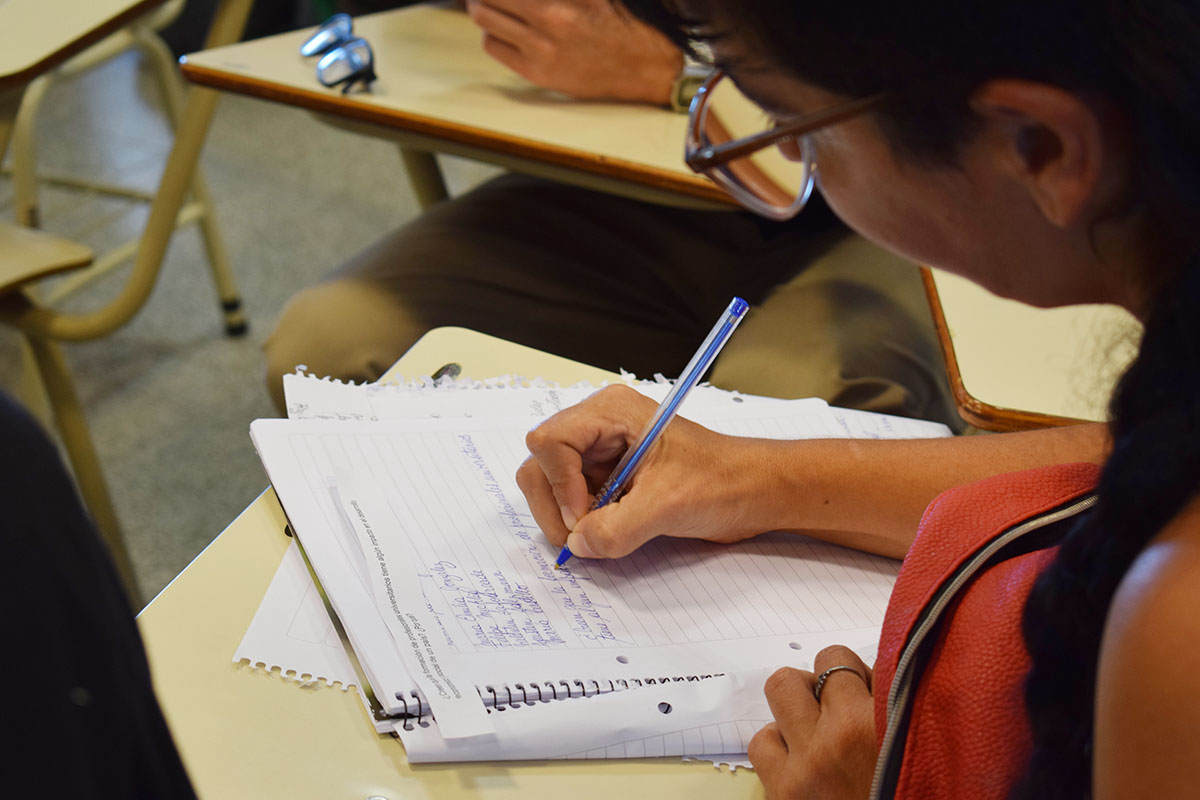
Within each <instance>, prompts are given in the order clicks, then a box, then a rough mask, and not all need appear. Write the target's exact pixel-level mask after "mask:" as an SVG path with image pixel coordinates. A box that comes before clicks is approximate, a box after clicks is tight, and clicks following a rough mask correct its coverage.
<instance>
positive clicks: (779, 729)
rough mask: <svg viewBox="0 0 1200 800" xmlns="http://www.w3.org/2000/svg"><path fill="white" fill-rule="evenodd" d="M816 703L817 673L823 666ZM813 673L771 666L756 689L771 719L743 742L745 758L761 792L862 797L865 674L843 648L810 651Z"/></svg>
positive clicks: (871, 725)
mask: <svg viewBox="0 0 1200 800" xmlns="http://www.w3.org/2000/svg"><path fill="white" fill-rule="evenodd" d="M838 666H846V667H850V669H848V670H846V669H842V670H837V671H835V672H831V673H829V675H828V676H827V677H826V679H825V683H824V685H823V686H822V687H821V697H820V700H819V701H818V699H817V697H816V696H815V695H814V690H815V689H816V684H817V676H819V675H820V674H821V673H823V672H824V671H825V670H827V669H829V668H830V667H838ZM813 670H814V671H813V672H805V671H803V670H798V669H791V668H790V667H785V668H784V669H781V670H778V671H776V672H775V673H774V674H772V675H771V677H770V678H768V679H767V682H766V685H765V686H764V687H763V690H764V692H765V693H766V695H767V703H768V704H769V705H770V706H771V712H772V713H773V714H774V716H775V721H774V722H771V723H768V724H767V725H766V726H765V727H764V728H763V729H762V730H760V731H759V732H758V733H756V734H755V735H754V738H753V739H751V740H750V763H752V764H753V765H754V769H755V771H756V772H757V773H758V777H759V779H760V780H762V783H763V787H764V788H765V789H766V791H767V797H769V798H776V799H778V800H782V798H804V799H805V800H849V798H854V800H862V798H865V797H866V796H867V795H868V793H869V792H870V789H871V777H872V775H873V774H874V771H875V755H876V749H875V717H874V708H873V701H872V696H871V679H872V674H871V670H870V668H869V667H867V665H866V664H864V663H863V661H862V659H860V658H859V657H858V655H857V654H856V653H855V652H854V651H853V650H851V649H850V648H848V647H842V646H841V645H835V646H833V647H827V648H825V649H824V650H822V651H821V652H820V653H818V654H817V657H816V660H815V661H814V663H813Z"/></svg>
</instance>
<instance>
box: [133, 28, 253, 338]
mask: <svg viewBox="0 0 1200 800" xmlns="http://www.w3.org/2000/svg"><path fill="white" fill-rule="evenodd" d="M133 36H134V40H135V41H136V42H137V46H138V49H139V50H141V51H142V54H143V55H144V56H145V57H146V59H147V61H148V62H149V63H150V65H151V67H152V70H153V72H154V75H155V77H156V78H157V79H158V85H159V90H160V93H161V94H162V98H163V103H164V104H165V105H166V108H167V119H168V120H169V121H170V123H171V127H172V129H173V130H174V131H175V133H176V135H178V132H179V124H180V117H181V115H182V113H183V103H184V99H183V92H184V89H183V85H182V80H181V78H180V76H179V73H178V72H177V71H176V66H175V58H174V56H173V55H172V54H171V51H170V49H169V48H168V47H167V45H166V43H165V42H164V41H163V40H162V37H160V36H159V35H158V34H157V33H155V32H154V31H153V30H150V29H149V28H147V27H142V26H138V27H136V28H135V29H134V31H133ZM191 195H192V197H193V198H195V200H196V202H197V204H198V205H199V206H200V208H201V217H200V219H199V223H200V234H201V237H202V239H203V242H204V251H205V255H206V256H207V257H208V265H209V269H211V270H212V278H213V284H214V285H215V286H216V290H217V298H218V300H219V301H220V303H221V312H222V314H223V316H224V320H225V332H226V333H227V334H229V335H230V336H241V335H243V334H245V333H246V330H247V325H246V317H245V314H244V313H243V312H242V300H241V296H240V295H239V294H238V288H237V283H236V282H235V281H234V277H233V269H232V268H231V266H230V263H229V254H228V252H227V251H226V249H225V240H224V238H223V237H222V236H221V232H220V229H219V227H218V225H217V219H216V215H215V212H214V205H213V201H212V195H211V194H210V193H209V191H208V182H207V181H206V180H205V179H204V172H203V170H202V169H201V168H200V165H199V163H197V164H196V167H195V169H194V170H193V172H192V183H191Z"/></svg>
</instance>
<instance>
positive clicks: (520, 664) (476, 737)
mask: <svg viewBox="0 0 1200 800" xmlns="http://www.w3.org/2000/svg"><path fill="white" fill-rule="evenodd" d="M495 405H496V403H495V402H494V398H493V400H492V401H491V402H488V401H486V400H485V399H484V393H480V394H479V399H478V401H477V404H476V406H477V407H475V408H474V415H473V416H472V417H470V418H462V417H459V418H455V419H442V420H436V419H410V420H402V421H389V422H381V421H339V420H328V419H318V420H261V421H259V422H256V423H254V426H253V427H252V435H253V438H254V440H255V444H256V446H257V447H258V449H259V453H260V456H261V457H262V460H263V463H264V465H265V466H266V468H267V472H268V474H269V476H270V478H271V481H272V483H273V485H274V486H275V489H276V492H277V494H278V495H279V497H280V500H281V502H282V504H283V506H284V509H285V511H286V512H287V514H288V517H289V520H290V521H291V524H292V525H293V527H294V529H295V531H296V534H297V536H298V538H299V539H300V541H301V542H302V543H303V545H304V547H305V549H306V551H307V552H308V555H309V557H310V560H311V562H312V565H313V568H314V570H315V572H316V574H317V576H318V577H319V579H320V581H321V583H322V585H323V586H324V589H325V591H326V593H327V595H328V597H329V600H330V602H331V605H332V606H333V608H334V611H335V612H336V614H337V616H338V618H339V619H340V621H341V624H342V626H344V629H345V632H346V635H347V636H348V638H349V640H350V642H351V644H352V645H353V649H354V651H355V653H356V655H357V657H358V660H359V663H360V665H361V667H362V670H363V672H364V675H365V677H366V679H367V681H368V682H369V684H370V686H371V687H372V688H373V690H374V694H375V696H376V697H377V698H378V700H379V703H380V705H381V706H382V710H383V711H384V712H385V713H387V714H389V715H392V716H393V717H394V720H395V721H394V722H393V723H392V725H393V727H394V729H395V730H396V732H397V733H398V734H399V735H400V737H401V738H402V739H403V740H404V742H405V746H406V749H407V750H408V755H409V758H410V760H413V761H421V760H474V759H480V758H488V759H496V758H547V757H555V756H570V755H591V756H596V755H602V756H613V755H616V756H629V755H667V754H692V755H699V754H713V753H727V752H744V749H745V743H746V742H747V741H748V739H749V737H750V736H751V735H752V734H753V732H754V731H755V730H757V729H758V728H759V727H761V725H762V724H763V723H764V722H765V721H766V720H767V719H769V712H768V711H767V709H766V708H765V704H764V703H763V702H762V695H761V686H762V680H763V679H765V677H766V674H769V672H770V670H771V669H773V668H775V667H778V666H782V665H785V664H791V665H796V666H808V665H810V663H811V659H812V656H813V655H814V654H815V653H816V652H817V650H819V649H820V648H821V647H823V646H825V645H826V644H829V643H832V642H835V641H836V642H842V643H849V644H852V645H859V646H862V647H864V648H869V647H870V646H871V644H872V643H873V642H874V640H875V638H876V636H877V632H878V625H879V623H880V621H881V620H882V615H883V611H884V608H885V606H886V602H887V598H888V595H889V592H890V587H891V584H892V582H893V581H894V578H895V574H896V571H897V568H898V565H897V563H896V562H893V561H889V560H887V559H881V558H875V557H871V556H866V555H863V554H861V553H856V552H853V551H849V550H845V549H842V548H837V547H834V546H831V545H825V544H822V543H819V542H815V541H812V540H809V539H806V538H804V537H798V536H794V535H783V534H771V535H767V536H763V537H758V538H756V539H754V540H750V541H748V542H745V543H742V544H739V545H735V546H720V545H710V544H706V543H696V542H685V541H679V540H672V539H659V540H655V541H653V542H651V543H649V544H648V545H646V546H645V547H643V548H642V549H641V550H639V551H638V552H636V553H635V554H633V555H631V556H629V557H627V558H625V559H618V560H615V561H587V560H579V561H578V562H572V565H571V566H570V568H569V569H566V570H560V571H555V570H553V569H552V568H551V565H552V564H553V558H554V555H555V549H554V548H553V547H551V546H550V545H549V544H548V543H547V542H545V540H544V539H543V538H542V536H541V534H540V532H539V531H538V530H537V528H536V526H535V525H534V523H533V521H532V519H531V517H530V516H529V514H528V509H527V508H526V507H525V506H524V502H523V499H522V497H521V494H520V492H519V491H518V490H517V489H516V486H515V484H514V481H513V478H512V475H513V473H514V471H515V468H516V466H517V464H519V463H520V461H521V460H522V459H523V458H524V456H525V449H524V445H523V439H524V434H525V432H526V431H527V430H528V429H529V427H531V421H530V419H529V417H528V416H524V417H511V416H506V417H492V416H489V414H488V412H487V409H488V407H489V406H493V407H494V406H495ZM722 409H724V410H722ZM697 410H698V411H701V413H693V414H692V416H693V417H695V418H699V419H700V421H702V422H704V423H705V424H708V425H709V426H710V427H713V428H716V429H718V430H724V431H726V432H729V433H739V434H741V435H758V436H773V437H779V438H797V437H805V436H810V437H811V436H830V435H839V433H840V435H845V434H844V432H842V431H840V430H839V426H840V425H844V423H839V421H838V420H836V419H835V418H834V417H833V415H832V414H831V413H830V412H829V410H828V408H827V407H825V406H824V404H821V403H820V402H819V401H814V402H811V403H809V404H808V405H807V406H805V405H803V404H802V403H799V404H798V403H796V402H794V401H793V402H791V403H790V404H789V403H786V402H784V401H774V402H766V403H761V404H757V403H748V402H745V401H742V402H738V403H730V402H728V398H726V405H725V406H721V404H719V403H713V404H712V405H711V406H704V405H703V403H702V404H700V406H698V408H697ZM685 413H687V412H686V411H685ZM664 709H667V710H664Z"/></svg>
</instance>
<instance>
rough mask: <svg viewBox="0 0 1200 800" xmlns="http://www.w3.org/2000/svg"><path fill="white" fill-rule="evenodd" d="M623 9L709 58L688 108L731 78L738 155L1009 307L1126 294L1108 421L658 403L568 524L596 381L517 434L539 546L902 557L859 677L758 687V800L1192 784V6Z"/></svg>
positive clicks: (1197, 18) (853, 672) (633, 398)
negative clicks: (922, 418)
mask: <svg viewBox="0 0 1200 800" xmlns="http://www.w3.org/2000/svg"><path fill="white" fill-rule="evenodd" d="M625 3H626V5H627V6H630V7H632V8H634V9H635V10H636V13H638V14H639V15H640V16H641V17H642V18H645V19H649V20H653V21H654V24H655V25H656V26H658V27H660V28H661V29H662V30H664V31H667V32H669V33H670V34H671V35H672V37H673V38H674V40H675V41H677V42H678V43H680V45H681V46H687V43H688V42H689V41H692V40H699V41H704V42H707V43H708V44H710V45H711V47H712V57H713V59H714V62H715V64H716V65H718V66H719V67H720V68H721V69H722V70H724V71H725V74H722V75H721V76H720V77H719V78H717V79H716V81H715V82H714V84H713V85H712V91H713V93H714V94H715V92H716V91H718V88H717V87H718V85H719V83H720V82H721V81H735V82H736V83H737V85H738V87H739V88H740V89H741V90H742V91H743V92H744V93H745V94H746V95H747V96H749V97H751V98H753V99H754V101H755V102H756V103H757V104H758V105H759V106H761V107H762V108H764V109H766V110H767V111H769V112H770V114H771V117H772V119H773V121H774V126H773V128H772V130H773V131H774V139H775V141H774V142H770V141H767V142H760V143H762V144H764V145H765V146H772V147H773V146H778V147H779V148H780V149H781V150H782V151H783V153H784V154H785V155H787V156H788V157H790V158H792V159H795V160H797V161H798V162H803V163H805V164H807V166H808V168H809V169H810V170H811V169H814V168H819V170H820V173H819V174H820V176H821V181H820V188H821V191H822V193H823V194H824V196H825V198H826V200H827V201H828V203H829V205H830V206H831V207H832V208H833V209H835V210H836V211H837V213H838V214H839V215H840V216H841V217H842V218H843V219H844V220H845V221H846V222H847V223H848V224H849V225H851V226H852V227H853V228H854V229H855V230H857V231H859V232H860V233H861V234H862V235H863V236H865V237H867V238H869V239H871V240H873V241H875V242H878V243H879V244H881V245H883V246H886V247H888V248H889V249H891V250H893V251H895V252H897V253H898V254H900V255H902V256H903V257H905V258H908V259H911V260H914V261H919V262H922V263H928V264H931V265H933V266H936V267H941V268H944V269H947V270H949V271H952V272H955V273H957V274H960V275H963V276H965V277H968V278H970V279H972V280H974V281H976V282H977V283H979V284H981V285H982V286H984V287H986V288H988V289H990V290H991V291H993V292H996V293H998V294H1001V295H1003V296H1007V297H1011V298H1015V299H1019V300H1023V301H1025V302H1027V303H1030V304H1033V305H1037V306H1057V305H1068V304H1072V303H1085V302H1086V303H1096V302H1108V303H1115V304H1118V305H1121V306H1123V307H1125V308H1126V309H1128V310H1129V311H1130V312H1131V313H1133V314H1134V315H1135V316H1137V317H1138V318H1139V319H1140V320H1141V321H1142V322H1143V323H1144V325H1145V332H1144V337H1143V340H1142V343H1141V348H1140V353H1139V355H1138V357H1137V359H1136V361H1135V362H1134V363H1133V365H1132V366H1131V367H1130V368H1129V370H1128V372H1127V373H1126V375H1125V376H1124V377H1123V379H1122V381H1121V383H1120V385H1119V386H1118V388H1117V390H1116V393H1115V395H1114V397H1113V399H1112V406H1111V409H1112V421H1111V423H1110V424H1108V425H1091V426H1084V425H1080V426H1074V427H1069V428H1061V429H1052V430H1045V431H1035V432H1028V433H1021V434H1007V435H996V436H986V437H984V436H974V437H958V438H954V439H941V440H927V441H922V442H918V441H911V442H904V441H875V442H862V441H845V440H843V441H835V440H826V441H818V440H812V441H800V442H777V441H765V440H754V439H744V438H736V437H730V436H722V435H718V434H715V433H713V432H711V431H708V430H706V429H704V428H702V427H700V426H698V425H695V424H694V423H689V422H688V421H686V420H683V419H676V420H675V422H673V423H672V425H671V426H670V427H669V428H668V429H667V431H666V434H665V435H664V436H663V438H662V439H661V440H660V441H659V444H658V446H657V449H656V450H655V452H654V455H652V456H651V458H650V459H648V460H647V462H646V464H645V465H644V468H643V469H642V471H641V472H639V473H638V475H637V477H636V479H635V480H634V481H633V483H632V486H631V488H630V489H629V491H628V493H627V494H626V495H625V496H624V497H623V498H622V499H621V500H620V502H617V503H611V504H609V505H607V506H605V507H603V508H601V509H599V510H596V511H592V512H588V511H587V508H588V499H589V491H594V490H595V488H596V486H597V484H598V483H599V482H602V481H603V480H604V478H605V477H606V475H607V474H608V472H609V471H610V470H611V468H612V466H613V464H614V462H615V461H616V459H618V458H619V457H620V455H621V453H622V452H623V450H624V449H625V448H626V447H628V446H629V444H630V442H631V439H632V438H633V437H634V436H636V434H637V432H638V431H640V430H641V428H642V426H643V424H644V422H645V420H646V418H647V417H648V416H649V415H650V414H651V413H652V412H653V410H654V409H653V403H652V402H650V401H649V400H647V399H645V398H642V397H641V396H640V395H637V394H636V393H635V392H633V391H632V390H628V389H626V388H624V387H614V388H611V389H606V390H604V391H602V392H599V393H597V394H596V395H593V396H592V398H590V399H589V400H588V401H585V402H584V403H583V404H581V405H579V406H576V407H573V408H571V409H567V410H565V411H563V412H561V413H560V414H559V415H557V416H555V417H553V418H551V419H550V420H548V421H547V422H545V423H543V424H542V425H541V426H540V427H539V428H537V429H536V430H534V431H533V432H531V433H530V435H529V438H528V443H529V446H530V450H531V457H530V459H529V460H528V461H527V462H526V463H525V464H524V465H523V466H522V467H521V469H520V472H519V473H518V482H519V483H520V485H521V487H522V489H523V491H524V492H525V494H526V496H527V498H528V499H529V502H530V506H531V508H532V510H533V512H534V515H535V517H536V519H537V521H538V523H539V524H540V525H541V527H542V528H543V530H544V531H545V532H546V535H547V537H548V538H549V539H550V540H551V541H553V542H554V543H555V544H561V543H563V542H564V541H565V542H566V543H567V545H568V546H569V547H570V549H571V551H572V552H573V553H575V554H576V555H583V556H590V557H618V556H621V555H623V554H625V553H628V552H630V551H632V550H633V549H635V548H636V547H638V546H639V545H640V544H641V543H643V542H645V541H647V540H648V539H649V538H651V537H652V536H656V535H668V536H681V537H695V538H702V539H709V540H716V541H736V540H739V539H744V538H747V537H750V536H753V535H755V534H758V533H761V532H764V531H772V530H782V531H796V532H803V533H808V534H810V535H816V536H820V537H822V538H827V539H829V540H832V541H835V542H839V543H842V544H846V545H849V546H854V547H860V548H863V549H866V550H870V551H873V552H876V553H883V554H887V555H892V556H895V557H904V559H905V562H904V565H903V568H902V569H901V572H900V576H899V579H898V581H897V583H896V587H895V590H894V593H893V595H892V598H891V602H890V604H889V608H888V612H887V616H886V618H885V620H884V624H883V632H882V636H881V639H880V644H879V655H878V659H877V661H876V663H875V669H874V670H873V671H872V670H871V669H868V667H867V665H866V664H864V663H863V661H862V660H861V659H860V658H859V657H858V656H857V655H855V654H854V653H852V652H850V651H849V650H847V649H846V648H830V649H828V650H826V651H823V652H821V653H819V654H817V656H816V658H815V663H814V669H813V671H811V672H810V671H804V670H795V669H784V670H781V671H779V672H777V673H775V674H774V675H773V676H772V677H771V678H770V679H769V680H768V681H767V685H766V687H765V691H766V695H767V700H768V702H769V703H770V705H771V708H772V711H773V712H774V716H775V719H774V721H773V722H771V723H770V724H768V725H767V726H766V727H765V728H763V729H762V730H761V731H760V732H759V733H758V734H757V735H756V736H755V737H754V739H753V740H752V742H751V743H750V759H751V761H752V762H753V763H754V765H755V768H756V770H757V774H758V776H759V777H760V778H761V779H762V782H763V784H764V786H765V788H766V792H767V795H768V797H775V798H823V800H836V799H837V798H865V797H868V796H872V797H914V798H973V800H975V799H978V798H1087V797H1095V798H1103V799H1104V800H1110V799H1113V798H1143V797H1154V798H1157V799H1159V800H1161V799H1162V798H1184V797H1194V796H1195V795H1196V775H1195V765H1196V764H1197V763H1200V736H1198V735H1197V734H1200V615H1198V614H1197V613H1196V610H1197V609H1198V608H1200V498H1198V496H1197V490H1198V489H1200V349H1198V348H1200V316H1198V315H1197V313H1196V309H1197V307H1200V144H1198V143H1200V51H1198V50H1197V48H1196V42H1197V41H1200V5H1197V4H1196V3H1195V2H1194V0H1138V1H1137V2H1134V0H1111V2H1102V3H1097V2H1092V1H1091V0H1059V1H1058V2H1053V3H1046V2H1033V1H1032V0H1003V2H997V1H995V0H993V2H983V3H962V2H959V1H957V0H955V1H954V2H951V1H949V0H910V2H906V3H904V4H888V3H882V4H881V3H873V4H869V7H864V6H863V5H862V4H855V3H776V2H767V0H747V2H743V3H738V4H736V6H732V5H730V4H726V3H719V2H715V1H714V0H677V1H675V0H672V1H671V2H667V3H663V2H662V0H625ZM713 102H715V101H713ZM692 155H693V159H692V160H693V162H695V163H697V164H700V160H701V159H702V158H707V157H708V154H706V153H705V152H703V151H698V152H696V153H694V154H692ZM717 156H718V158H717V159H716V160H719V158H720V157H721V154H720V153H718V154H717ZM716 160H712V159H710V160H709V161H708V163H707V165H706V166H702V168H710V169H711V168H715V167H716V166H717V163H716ZM725 174H726V175H733V176H736V175H738V170H737V169H736V168H735V167H733V166H730V167H729V168H728V171H727V172H726V173H725ZM726 187H727V188H728V189H729V191H730V192H731V193H732V194H734V196H736V197H738V198H739V199H740V200H741V201H742V202H744V203H746V204H747V205H749V206H758V207H761V206H762V204H763V203H769V202H771V198H768V197H764V196H762V195H761V194H759V193H757V192H756V191H755V190H754V188H753V186H751V185H747V184H744V183H741V182H740V181H738V180H736V179H735V180H731V181H728V182H727V183H726ZM802 322H803V321H798V323H799V324H802ZM1097 465H1102V467H1098V466H1097ZM953 487H957V488H953ZM947 490H949V491H947ZM942 492H944V493H942ZM939 493H942V494H939ZM935 498H936V499H935Z"/></svg>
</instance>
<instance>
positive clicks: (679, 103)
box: [671, 67, 708, 111]
mask: <svg viewBox="0 0 1200 800" xmlns="http://www.w3.org/2000/svg"><path fill="white" fill-rule="evenodd" d="M706 80H708V70H705V69H697V68H696V67H684V69H683V71H682V72H681V73H679V77H678V78H676V79H675V85H674V86H672V87H671V108H673V109H675V110H676V111H687V110H688V106H689V105H691V102H692V98H693V97H695V96H696V92H698V91H699V90H700V87H701V86H703V85H704V82H705V81H706Z"/></svg>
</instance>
